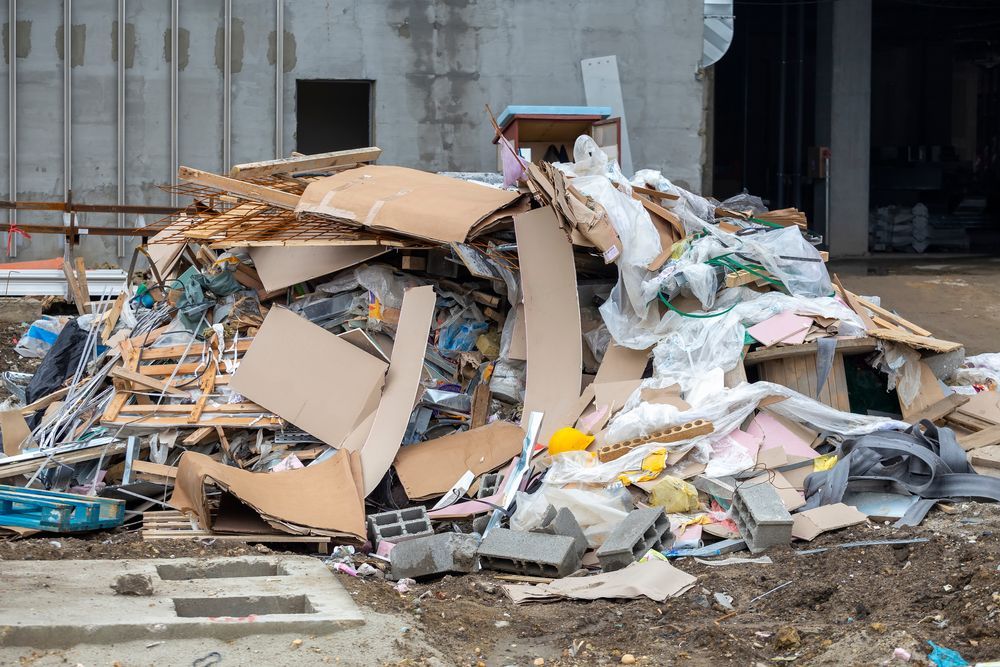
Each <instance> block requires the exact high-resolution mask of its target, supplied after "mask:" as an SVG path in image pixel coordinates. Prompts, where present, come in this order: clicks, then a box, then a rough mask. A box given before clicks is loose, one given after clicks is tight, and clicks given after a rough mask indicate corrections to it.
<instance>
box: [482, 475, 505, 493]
mask: <svg viewBox="0 0 1000 667" xmlns="http://www.w3.org/2000/svg"><path fill="white" fill-rule="evenodd" d="M501 484H503V473H502V472H488V473H486V474H485V475H483V478H482V479H481V480H480V481H479V491H477V492H476V498H489V497H490V496H492V495H493V494H494V493H496V492H497V491H499V490H500V485H501Z"/></svg>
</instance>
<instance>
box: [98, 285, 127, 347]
mask: <svg viewBox="0 0 1000 667" xmlns="http://www.w3.org/2000/svg"><path fill="white" fill-rule="evenodd" d="M127 300H128V292H122V293H121V294H119V295H118V298H117V299H115V303H114V305H113V306H111V310H110V311H108V315H107V317H106V318H105V320H104V329H102V330H101V340H102V341H103V342H105V343H107V342H108V339H109V338H111V332H112V331H114V329H115V325H116V324H118V318H119V317H121V314H122V308H124V307H125V301H127Z"/></svg>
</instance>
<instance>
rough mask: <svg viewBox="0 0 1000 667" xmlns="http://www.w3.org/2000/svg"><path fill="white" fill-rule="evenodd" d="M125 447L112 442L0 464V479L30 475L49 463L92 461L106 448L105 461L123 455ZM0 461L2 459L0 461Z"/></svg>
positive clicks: (123, 443) (121, 442)
mask: <svg viewBox="0 0 1000 667" xmlns="http://www.w3.org/2000/svg"><path fill="white" fill-rule="evenodd" d="M125 446H126V444H125V442H124V441H119V442H112V443H109V444H107V445H95V446H93V447H87V448H86V449H82V450H77V451H71V452H64V453H62V454H54V455H53V456H51V457H45V456H39V457H38V458H34V459H29V460H26V461H17V462H15V463H6V464H5V463H2V462H0V479H7V478H9V477H16V476H18V475H26V474H27V475H30V474H32V473H33V472H35V471H36V470H38V468H40V467H41V466H42V464H50V463H51V462H58V463H64V464H67V465H68V464H71V463H80V462H81V461H92V460H93V459H96V458H99V457H100V456H101V451H102V450H104V448H107V450H106V451H105V452H104V457H105V460H107V458H108V457H110V456H113V455H116V454H122V453H124V452H125ZM0 461H2V459H0Z"/></svg>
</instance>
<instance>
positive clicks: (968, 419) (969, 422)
mask: <svg viewBox="0 0 1000 667" xmlns="http://www.w3.org/2000/svg"><path fill="white" fill-rule="evenodd" d="M944 420H945V421H946V422H948V423H949V424H957V425H958V426H961V427H962V428H964V429H968V430H970V431H973V432H974V433H976V432H979V431H985V430H986V429H988V428H991V427H993V426H996V424H991V423H990V422H988V421H986V420H985V419H979V418H978V417H972V416H970V415H964V414H962V413H961V412H959V411H958V410H956V411H955V412H952V413H951V414H949V415H945V417H944Z"/></svg>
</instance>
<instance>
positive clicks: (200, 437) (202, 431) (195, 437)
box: [181, 426, 215, 447]
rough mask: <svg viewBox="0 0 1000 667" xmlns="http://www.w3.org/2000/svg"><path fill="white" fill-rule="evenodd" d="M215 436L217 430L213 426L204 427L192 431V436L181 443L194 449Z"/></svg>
mask: <svg viewBox="0 0 1000 667" xmlns="http://www.w3.org/2000/svg"><path fill="white" fill-rule="evenodd" d="M212 435H215V429H214V428H213V427H211V426H202V427H201V428H199V429H197V430H195V431H192V432H191V434H190V435H188V436H187V437H185V438H184V440H182V441H181V442H182V443H183V444H185V445H187V446H188V447H193V446H194V445H200V444H201V443H202V442H204V441H205V440H208V438H209V436H212Z"/></svg>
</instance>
